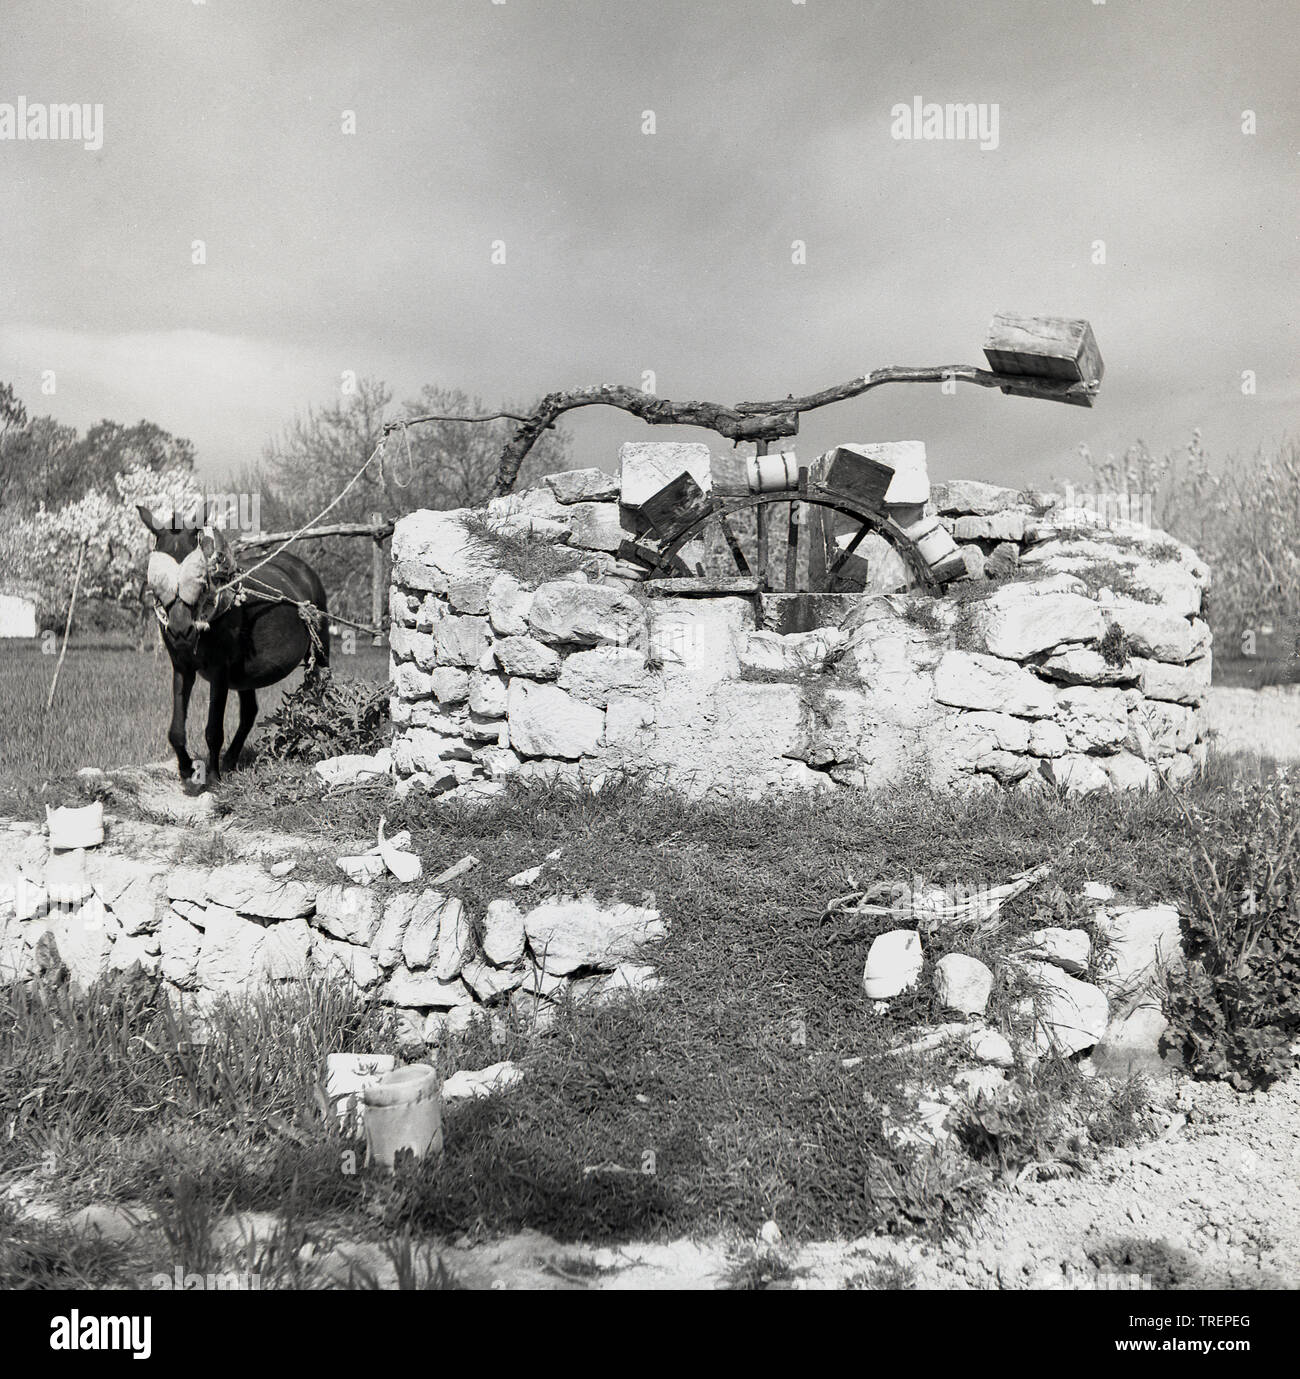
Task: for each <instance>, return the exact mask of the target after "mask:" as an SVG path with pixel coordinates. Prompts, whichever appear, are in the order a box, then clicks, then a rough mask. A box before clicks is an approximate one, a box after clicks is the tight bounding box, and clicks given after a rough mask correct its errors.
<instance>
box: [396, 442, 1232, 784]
mask: <svg viewBox="0 0 1300 1379" xmlns="http://www.w3.org/2000/svg"><path fill="white" fill-rule="evenodd" d="M709 460H710V457H709V452H708V448H707V447H706V446H703V445H664V444H657V443H649V444H639V445H625V446H624V447H623V451H622V455H621V475H620V477H618V478H616V477H615V476H613V475H610V474H607V473H605V472H604V471H602V470H598V469H588V470H578V471H574V472H571V473H566V474H555V475H550V476H548V477H547V478H546V479H545V480H544V481H543V483H542V484H541V485H540V486H539V487H537V488H535V489H532V490H529V491H526V492H521V493H515V494H511V495H509V496H508V497H506V498H501V499H495V500H493V501H492V502H490V503H489V504H488V505H487V507H486V508H485V509H481V510H478V511H468V510H459V511H453V512H429V511H421V512H416V513H412V514H411V515H409V516H408V517H405V518H403V519H402V520H401V521H400V522H399V523H398V524H397V529H396V531H395V533H394V537H393V585H392V591H391V614H392V631H391V648H392V667H391V669H392V677H393V681H394V683H395V685H396V694H395V697H394V699H393V703H392V712H393V722H394V742H393V761H394V768H395V771H396V773H397V775H398V778H399V783H400V784H401V785H402V788H404V789H409V788H416V787H419V788H423V789H426V790H429V791H431V792H435V793H439V792H443V791H449V790H453V789H459V790H461V791H462V792H491V791H494V790H498V789H500V788H501V782H502V781H503V780H504V779H505V778H506V777H508V776H519V777H523V778H525V779H533V778H538V777H545V778H555V777H558V778H561V779H565V780H571V781H574V782H578V781H586V782H592V783H595V784H599V782H600V781H601V780H602V779H603V778H606V777H607V776H608V774H609V773H610V772H617V771H627V770H634V771H638V772H647V773H649V774H650V775H651V776H652V777H653V778H655V779H657V780H660V781H662V782H664V783H668V784H672V785H675V786H678V787H681V788H684V789H686V790H687V791H689V792H691V793H695V794H703V793H710V792H717V793H721V794H730V793H736V792H739V793H744V794H760V793H764V792H767V791H770V790H784V789H800V788H812V789H830V790H834V789H841V788H855V787H857V788H861V787H873V786H878V785H885V784H890V783H896V782H899V781H922V782H925V783H927V784H929V785H932V786H935V787H937V788H943V789H946V788H953V789H964V788H972V787H981V786H983V787H990V786H996V785H1001V786H1014V787H1016V788H1020V789H1025V790H1029V789H1035V788H1040V787H1042V786H1045V785H1061V786H1064V787H1066V788H1068V789H1070V790H1072V791H1091V790H1098V789H1133V788H1149V787H1151V786H1153V785H1154V784H1155V783H1156V782H1157V780H1158V779H1159V778H1160V777H1164V778H1165V779H1168V780H1170V781H1172V782H1174V783H1181V782H1183V781H1186V780H1187V779H1188V778H1190V777H1191V776H1192V775H1193V774H1194V773H1195V771H1196V770H1197V769H1198V767H1199V766H1200V765H1201V764H1202V763H1203V761H1204V757H1205V750H1206V749H1205V732H1204V722H1203V718H1202V712H1201V705H1202V703H1203V700H1204V698H1205V695H1206V691H1207V690H1208V687H1209V683H1210V670H1211V651H1210V632H1209V627H1208V625H1207V624H1206V622H1205V621H1204V619H1203V618H1202V616H1201V606H1202V597H1203V594H1204V592H1205V590H1206V589H1207V588H1208V586H1209V578H1210V576H1209V570H1208V569H1207V567H1206V566H1205V565H1204V564H1203V563H1202V562H1201V561H1200V560H1199V559H1198V557H1197V556H1196V554H1195V552H1193V551H1191V550H1190V549H1189V548H1188V547H1186V546H1184V545H1181V544H1179V543H1177V542H1175V541H1173V540H1172V539H1171V538H1169V537H1168V536H1166V535H1165V534H1164V533H1161V532H1157V531H1152V530H1151V529H1149V528H1146V527H1143V526H1141V525H1139V524H1136V523H1133V522H1128V521H1123V520H1116V521H1112V522H1107V521H1105V520H1102V518H1101V517H1100V516H1099V515H1098V513H1097V511H1096V510H1095V508H1090V507H1080V506H1068V505H1067V504H1066V502H1065V500H1064V499H1062V498H1060V497H1057V496H1055V495H1051V494H1037V493H1022V492H1019V491H1017V490H1014V489H1009V488H1000V487H997V486H995V485H991V484H986V483H979V482H975V481H970V480H958V481H953V482H950V483H947V484H939V485H935V486H934V487H933V489H932V490H931V492H930V497H929V501H928V503H927V505H926V512H927V514H931V515H935V516H937V517H938V518H939V520H940V522H941V523H942V524H943V526H945V527H946V528H947V529H948V530H949V531H950V532H951V534H952V536H953V538H954V540H955V541H956V543H957V545H958V549H959V550H960V552H961V555H962V559H963V561H964V564H965V569H966V576H965V577H964V578H962V579H959V580H957V581H956V582H955V583H952V584H949V585H948V586H947V587H946V588H945V590H944V591H943V593H941V594H939V595H936V596H933V597H931V596H928V595H927V596H921V595H915V594H912V595H904V594H889V593H879V594H875V595H870V594H860V595H822V596H812V597H811V598H805V599H803V600H802V601H800V604H799V610H800V613H801V615H802V620H803V622H804V624H806V623H807V621H808V616H809V610H810V609H811V613H812V620H813V623H814V625H813V626H812V627H811V628H810V629H809V630H805V631H802V632H793V633H791V632H785V631H783V630H782V629H783V628H784V627H786V626H788V625H789V623H790V619H789V613H790V611H791V603H792V600H791V597H790V596H787V595H779V594H769V595H761V596H760V595H755V596H719V597H713V596H707V597H664V596H663V595H662V594H659V593H656V594H654V595H653V596H652V595H650V594H649V593H648V591H647V589H646V588H645V587H644V586H643V579H644V575H643V572H642V571H641V570H640V568H639V567H637V566H636V565H633V564H629V563H627V562H625V561H623V560H620V559H619V557H618V554H617V552H618V549H619V546H620V544H621V542H622V541H623V540H624V538H626V537H628V536H631V535H634V534H635V533H636V531H637V521H638V518H637V514H636V511H635V508H634V507H633V506H632V505H631V504H628V503H623V502H621V501H620V499H621V498H622V497H625V496H627V495H628V494H633V495H635V496H636V499H637V501H638V502H640V501H644V499H645V498H646V497H647V496H649V495H651V494H653V493H654V492H656V491H657V490H658V489H659V488H660V487H662V485H663V483H665V482H667V481H668V480H667V479H665V477H664V476H665V475H667V476H668V478H672V477H675V476H676V475H678V474H680V473H682V472H688V473H691V474H692V475H693V477H695V478H696V480H697V482H699V483H700V484H701V487H703V488H704V489H705V490H706V491H707V490H708V488H709V484H710V467H709ZM882 564H883V565H884V566H885V567H887V565H888V562H882ZM566 567H567V568H566Z"/></svg>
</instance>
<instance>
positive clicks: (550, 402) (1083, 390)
mask: <svg viewBox="0 0 1300 1379" xmlns="http://www.w3.org/2000/svg"><path fill="white" fill-rule="evenodd" d="M949 379H952V380H954V381H956V382H960V383H973V384H975V385H976V386H977V387H980V388H1001V389H1003V390H1004V391H1005V392H1013V393H1017V394H1019V395H1021V396H1024V397H1039V398H1046V399H1048V400H1050V401H1054V402H1074V403H1082V404H1083V405H1085V406H1090V405H1091V402H1092V398H1093V397H1094V396H1095V394H1096V392H1097V386H1098V385H1097V384H1096V383H1095V382H1093V383H1069V382H1065V381H1063V380H1057V379H1049V378H1041V377H1034V376H1026V375H1011V374H1000V373H992V372H990V371H989V370H988V369H977V368H975V367H974V366H973V365H970V364H944V365H939V366H936V367H933V368H918V369H914V368H905V367H890V368H885V369H877V370H876V371H875V372H874V373H869V374H863V375H862V376H860V377H858V378H853V379H850V380H849V381H848V382H847V383H840V384H837V385H835V386H834V387H831V388H824V389H822V391H821V392H818V393H809V394H807V396H805V397H793V396H792V397H785V398H779V399H776V400H774V401H771V402H738V403H736V405H735V406H734V407H726V406H723V405H722V404H720V403H717V402H672V401H670V400H669V399H668V398H663V397H656V396H655V395H654V394H653V393H643V392H641V391H639V390H638V389H636V388H629V387H627V386H626V385H624V384H620V383H610V384H601V385H597V386H596V387H592V388H571V389H568V390H567V391H564V392H557V393H548V394H547V395H546V396H545V397H544V398H543V399H542V400H541V401H540V402H539V403H538V404H537V406H536V408H535V409H534V410H533V412H532V413H531V414H530V415H528V416H527V417H520V416H518V415H516V414H515V413H511V412H494V413H492V414H491V415H490V416H486V417H411V418H409V419H407V420H405V421H396V422H389V423H388V425H387V426H385V428H384V430H385V432H388V431H392V430H395V429H396V428H398V427H400V426H414V425H418V424H419V423H420V422H422V421H470V422H478V421H495V420H498V419H500V418H503V417H504V418H508V419H510V420H512V421H518V422H519V423H520V424H519V426H518V428H517V429H516V431H515V433H514V435H513V436H511V438H510V439H509V440H508V441H507V442H506V444H505V446H504V447H503V448H502V450H501V458H500V460H499V462H498V464H497V480H496V492H497V493H498V494H505V493H509V492H510V490H511V489H512V488H513V487H514V483H515V479H516V478H517V477H518V474H519V469H520V466H521V465H522V464H523V462H524V460H525V459H526V458H527V455H528V452H529V451H530V450H531V449H532V448H533V446H534V445H535V444H536V443H537V440H538V438H539V437H540V436H541V434H542V432H543V431H546V430H548V429H549V428H550V427H552V426H554V424H555V422H556V419H557V418H559V417H561V416H563V415H564V413H565V412H571V411H573V410H574V409H575V408H578V407H619V408H621V409H622V410H623V411H625V412H631V413H632V415H633V416H637V417H640V418H641V420H642V421H644V422H647V423H649V424H650V425H651V426H701V427H703V428H705V429H706V430H709V431H716V432H717V434H718V435H720V436H725V437H726V438H727V440H729V441H732V442H733V443H735V442H739V441H771V440H778V439H780V438H781V437H782V436H794V435H797V434H798V431H799V416H800V414H801V413H803V412H811V411H815V410H816V409H817V408H818V407H826V406H829V405H830V404H831V403H833V402H847V401H848V400H849V399H850V398H854V397H858V396H860V395H861V394H862V393H865V392H869V391H870V390H871V389H872V388H878V387H880V386H881V385H882V384H884V383H944V382H947V381H948V380H949Z"/></svg>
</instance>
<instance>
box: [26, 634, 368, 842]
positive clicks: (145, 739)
mask: <svg viewBox="0 0 1300 1379" xmlns="http://www.w3.org/2000/svg"><path fill="white" fill-rule="evenodd" d="M340 651H341V648H340V647H338V646H336V647H335V653H336V654H335V656H334V658H333V670H334V674H335V677H336V678H337V679H339V680H370V681H375V682H378V683H381V684H382V683H383V681H384V680H385V679H386V678H387V675H388V652H387V649H386V648H382V647H381V648H375V647H371V646H369V645H362V644H361V643H360V642H359V643H358V645H357V650H356V652H355V654H354V655H351V656H345V655H342V654H339V653H340ZM57 659H58V657H57V655H45V654H43V653H42V651H41V646H40V643H39V642H35V641H4V642H0V706H3V713H4V732H3V733H0V814H4V815H8V816H11V817H28V816H31V817H36V816H38V815H39V816H40V817H43V816H44V812H43V810H42V809H41V805H42V803H44V802H45V801H49V802H51V803H55V804H57V803H62V799H61V798H58V797H57V792H58V790H59V789H65V788H67V786H68V779H69V777H72V776H74V775H75V773H76V771H78V770H79V769H80V768H81V767H83V766H98V767H101V768H102V769H105V770H109V769H112V768H115V767H119V766H142V765H145V764H147V763H149V762H153V761H159V760H162V759H164V758H171V756H172V751H171V748H170V746H169V745H168V743H167V728H168V724H169V723H170V720H171V662H170V661H169V660H168V658H167V654H166V652H165V651H164V650H163V647H162V644H161V642H157V643H156V644H154V646H153V647H152V648H151V649H150V650H149V651H145V652H139V651H136V650H135V648H134V646H133V645H130V644H127V643H124V642H112V641H105V640H102V639H96V640H89V639H88V640H85V641H78V640H77V639H75V638H74V639H73V640H72V642H70V644H69V646H68V655H67V658H66V660H65V661H64V663H63V670H62V672H61V673H60V675H59V685H58V691H57V694H56V696H55V700H54V705H53V708H52V710H51V712H50V714H49V715H48V717H47V716H46V714H45V700H46V696H47V695H48V693H49V687H50V680H51V678H52V676H53V674H54V665H55V662H56V661H57ZM301 680H302V673H301V672H300V671H295V672H294V673H293V675H291V676H290V677H289V678H288V679H286V680H283V681H281V683H280V684H278V685H272V686H271V687H270V688H268V689H265V690H260V691H258V703H259V706H260V710H261V711H260V713H259V716H258V725H257V726H256V727H254V729H253V735H252V737H251V739H250V743H251V746H252V749H253V750H254V751H256V747H257V742H258V739H259V737H260V735H261V733H262V731H263V726H264V724H265V721H266V719H267V717H268V716H269V715H270V714H271V713H272V712H274V710H275V709H276V707H277V706H278V705H279V703H280V701H281V699H282V698H283V696H284V694H285V693H286V691H287V690H289V689H292V688H294V687H296V686H297V685H298V684H299V683H300V682H301ZM207 714H208V687H207V684H206V682H204V681H203V680H198V681H197V682H196V683H195V686H194V693H193V695H192V697H191V700H190V713H189V746H190V751H191V753H193V754H194V756H195V757H196V759H201V758H202V757H204V756H205V755H206V748H205V747H204V745H203V729H204V724H205V723H206V721H207ZM238 722H239V698H238V696H237V695H233V694H232V695H231V696H230V702H229V703H228V705H227V707H226V740H227V742H228V741H229V740H230V738H231V736H232V735H233V734H234V731H235V728H236V726H237V724H238Z"/></svg>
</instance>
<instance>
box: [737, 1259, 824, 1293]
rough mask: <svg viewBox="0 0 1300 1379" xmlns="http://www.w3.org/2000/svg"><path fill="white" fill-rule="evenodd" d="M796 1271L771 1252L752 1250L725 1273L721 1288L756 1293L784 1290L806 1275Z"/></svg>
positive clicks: (805, 1271)
mask: <svg viewBox="0 0 1300 1379" xmlns="http://www.w3.org/2000/svg"><path fill="white" fill-rule="evenodd" d="M807 1272H808V1271H807V1270H806V1269H796V1268H795V1267H794V1266H793V1265H791V1264H790V1262H789V1261H788V1260H786V1259H784V1258H782V1256H781V1255H779V1254H777V1253H776V1252H775V1251H773V1250H754V1251H751V1252H750V1253H749V1254H747V1255H745V1256H744V1257H743V1258H742V1259H740V1260H738V1261H737V1262H736V1263H735V1264H733V1265H732V1267H731V1268H730V1269H729V1270H728V1271H727V1274H726V1277H725V1278H724V1279H723V1282H722V1287H723V1288H724V1289H726V1290H728V1291H730V1292H758V1291H766V1290H768V1289H784V1288H789V1287H790V1285H791V1284H792V1283H793V1282H794V1280H795V1279H797V1278H803V1277H804V1276H805V1275H806V1274H807Z"/></svg>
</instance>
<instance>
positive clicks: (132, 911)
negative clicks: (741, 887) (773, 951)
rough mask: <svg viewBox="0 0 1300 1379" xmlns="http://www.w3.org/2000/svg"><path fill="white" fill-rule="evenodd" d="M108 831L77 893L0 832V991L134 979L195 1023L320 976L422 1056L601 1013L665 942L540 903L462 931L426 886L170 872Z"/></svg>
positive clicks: (26, 840) (653, 915) (16, 830)
mask: <svg viewBox="0 0 1300 1379" xmlns="http://www.w3.org/2000/svg"><path fill="white" fill-rule="evenodd" d="M112 828H113V832H115V833H119V834H120V835H121V836H122V842H121V843H120V844H118V845H115V846H105V847H102V848H96V849H93V850H91V851H89V852H87V853H86V854H85V856H84V857H82V858H80V859H78V861H79V864H80V865H79V867H78V868H77V869H76V870H78V871H79V872H80V873H81V875H82V876H83V877H84V880H81V881H79V882H78V883H77V884H73V885H70V884H69V882H68V880H67V876H68V868H67V867H66V866H58V867H54V868H52V867H51V865H50V854H49V847H48V844H47V841H46V839H45V837H44V834H43V830H38V829H37V828H36V827H35V826H33V825H30V824H10V825H7V826H5V825H3V824H0V858H3V859H4V860H3V861H0V980H11V979H14V978H18V979H29V978H35V977H39V976H42V975H49V974H56V975H58V976H60V977H61V976H63V975H66V977H67V979H68V980H69V981H71V982H72V983H73V985H74V986H76V987H77V988H78V989H81V990H84V989H85V988H86V987H87V986H89V985H90V984H91V983H92V982H94V981H95V980H96V979H97V978H99V977H101V976H103V975H105V974H108V973H112V972H122V973H126V972H130V971H132V970H139V971H140V972H143V973H145V974H147V975H149V976H157V977H159V978H161V981H162V985H163V989H164V990H165V991H166V992H167V993H168V994H169V995H170V996H171V997H172V998H174V999H175V1000H176V1001H178V1002H180V1003H187V1004H190V1005H192V1006H193V1007H194V1008H195V1009H197V1010H198V1011H199V1012H200V1013H202V1011H203V1010H204V1009H205V1008H206V1007H207V1005H208V1004H209V1003H210V1002H211V1001H212V1000H213V999H215V998H217V997H220V996H240V995H244V994H248V993H250V992H252V991H254V990H256V989H257V988H259V987H264V986H267V985H270V986H277V985H283V984H285V983H292V982H301V981H306V980H314V979H319V978H321V977H322V976H323V977H325V978H327V979H329V980H331V981H335V982H338V983H342V984H345V985H347V986H349V987H351V988H353V989H354V990H355V991H356V992H357V993H358V994H359V995H360V996H362V997H363V998H366V999H376V1000H378V1001H380V1002H382V1003H383V1004H385V1005H388V1006H391V1007H393V1008H394V1010H395V1012H396V1014H397V1015H398V1017H399V1019H400V1026H401V1028H402V1029H403V1030H404V1031H405V1032H407V1033H408V1034H410V1035H413V1036H415V1037H419V1038H423V1039H424V1040H425V1041H426V1042H436V1041H437V1040H438V1039H439V1038H440V1037H441V1036H442V1034H443V1033H444V1032H446V1031H448V1030H450V1031H451V1032H456V1031H459V1030H462V1029H464V1028H466V1027H467V1026H468V1025H469V1023H470V1022H471V1021H472V1020H473V1019H474V1018H475V1017H476V1016H478V1015H487V1014H490V1013H492V1012H494V1011H495V1012H501V1013H503V1012H504V1011H505V1010H506V1009H507V1008H510V1009H514V1010H516V1011H517V1012H518V1013H520V1014H521V1015H523V1016H525V1017H527V1018H529V1019H530V1020H537V1021H540V1022H544V1021H545V1019H546V1018H547V1016H548V1015H549V1013H551V1012H552V1011H553V1009H554V1006H555V1003H556V1002H558V1001H559V1000H560V999H561V998H562V997H563V996H564V994H565V993H566V992H572V994H573V996H574V998H575V999H578V998H581V999H594V1000H598V1001H599V1000H606V999H616V998H618V997H620V996H621V995H623V994H625V993H626V992H628V991H634V990H645V989H649V988H651V987H653V986H654V985H655V983H656V977H655V975H654V970H653V968H652V967H651V966H649V965H648V964H647V963H645V962H644V961H641V960H640V956H641V949H642V946H643V945H645V944H647V943H651V942H653V941H655V940H657V939H660V938H662V937H663V936H664V933H665V927H664V924H663V921H662V920H661V919H660V916H659V914H658V913H657V912H656V911H654V910H649V909H645V908H642V907H639V906H634V905H623V904H604V903H601V904H597V903H596V902H595V901H592V900H589V899H574V898H571V897H558V896H549V897H544V896H539V897H538V898H537V899H535V900H530V901H528V902H527V903H516V902H515V901H514V900H504V899H503V900H498V901H494V902H492V904H491V905H489V907H488V909H487V911H486V913H485V914H483V915H481V916H477V917H475V916H472V915H471V914H470V913H469V911H468V910H467V908H466V906H465V905H464V904H463V903H462V901H461V900H460V899H459V898H458V897H456V896H454V895H448V894H443V893H441V892H439V891H436V890H433V889H431V888H428V887H425V888H420V887H418V886H401V887H399V886H396V885H395V884H393V883H387V884H384V885H373V886H360V885H351V884H347V883H345V882H343V881H340V882H338V883H332V882H320V881H316V880H299V879H295V877H294V875H293V872H294V871H295V870H296V869H297V863H296V862H295V861H294V859H292V858H286V859H284V860H282V861H281V862H279V863H276V864H271V865H269V866H264V865H262V864H261V863H260V862H255V861H250V862H239V863H235V864H232V865H225V866H218V867H199V866H193V865H189V864H186V863H184V862H180V863H178V862H176V861H173V860H171V859H172V857H173V856H174V855H175V854H176V853H177V852H178V851H183V838H184V831H183V830H179V829H169V828H162V827H159V828H154V829H152V830H150V833H149V837H148V838H147V840H146V839H140V838H133V837H132V836H130V832H129V830H128V828H127V827H126V826H125V825H123V824H120V821H119V823H118V824H117V825H113V826H112ZM56 875H57V876H58V877H59V881H58V883H57V886H56V885H55V884H54V883H53V882H52V880H51V878H52V877H54V876H56Z"/></svg>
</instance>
